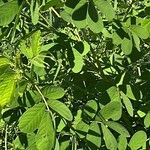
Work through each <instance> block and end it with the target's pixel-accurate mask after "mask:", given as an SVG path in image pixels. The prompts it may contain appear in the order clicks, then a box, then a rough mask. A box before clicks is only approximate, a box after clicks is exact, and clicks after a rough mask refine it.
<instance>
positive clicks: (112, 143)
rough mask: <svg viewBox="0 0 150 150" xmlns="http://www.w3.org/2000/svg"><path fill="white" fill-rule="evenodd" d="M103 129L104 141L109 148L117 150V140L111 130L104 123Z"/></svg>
mask: <svg viewBox="0 0 150 150" xmlns="http://www.w3.org/2000/svg"><path fill="white" fill-rule="evenodd" d="M102 131H103V136H104V141H105V144H106V147H107V149H109V150H116V149H117V141H116V139H115V137H114V136H113V134H112V133H111V132H110V130H109V129H108V128H107V127H106V126H105V125H104V124H102Z"/></svg>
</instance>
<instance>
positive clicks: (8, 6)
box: [0, 0, 19, 26]
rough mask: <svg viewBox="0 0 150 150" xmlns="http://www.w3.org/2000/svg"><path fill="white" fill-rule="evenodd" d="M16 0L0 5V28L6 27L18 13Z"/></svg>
mask: <svg viewBox="0 0 150 150" xmlns="http://www.w3.org/2000/svg"><path fill="white" fill-rule="evenodd" d="M18 10H19V5H18V0H10V1H8V2H6V3H2V4H1V5H0V26H6V25H8V24H9V23H11V22H12V21H13V19H14V17H15V16H16V14H17V13H18Z"/></svg>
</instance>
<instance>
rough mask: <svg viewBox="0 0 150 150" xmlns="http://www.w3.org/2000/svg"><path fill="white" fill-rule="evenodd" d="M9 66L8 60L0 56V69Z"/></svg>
mask: <svg viewBox="0 0 150 150" xmlns="http://www.w3.org/2000/svg"><path fill="white" fill-rule="evenodd" d="M9 65H10V60H9V59H8V58H6V57H3V56H0V68H1V67H3V66H9Z"/></svg>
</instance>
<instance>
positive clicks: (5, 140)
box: [4, 125, 7, 150]
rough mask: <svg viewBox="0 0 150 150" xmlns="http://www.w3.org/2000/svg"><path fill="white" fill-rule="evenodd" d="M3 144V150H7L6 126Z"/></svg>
mask: <svg viewBox="0 0 150 150" xmlns="http://www.w3.org/2000/svg"><path fill="white" fill-rule="evenodd" d="M4 142H5V150H7V125H6V127H5V139H4Z"/></svg>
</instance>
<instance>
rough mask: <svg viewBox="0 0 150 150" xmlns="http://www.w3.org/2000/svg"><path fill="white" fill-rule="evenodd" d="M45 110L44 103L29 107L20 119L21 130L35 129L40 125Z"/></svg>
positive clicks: (26, 131) (30, 130) (31, 130)
mask: <svg viewBox="0 0 150 150" xmlns="http://www.w3.org/2000/svg"><path fill="white" fill-rule="evenodd" d="M44 111H45V106H44V104H42V103H40V104H36V105H34V106H33V107H31V108H29V109H28V110H27V111H26V112H25V113H24V114H23V115H22V116H21V117H20V119H19V128H20V130H21V131H22V132H25V133H31V132H33V131H35V130H36V129H37V128H38V127H39V124H40V122H41V119H42V116H43V113H44Z"/></svg>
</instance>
